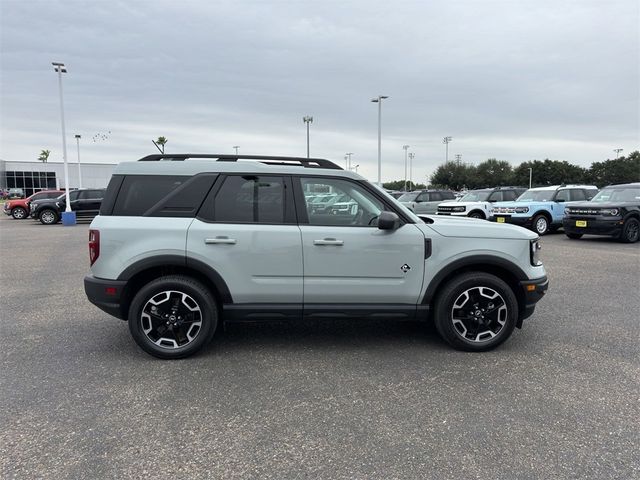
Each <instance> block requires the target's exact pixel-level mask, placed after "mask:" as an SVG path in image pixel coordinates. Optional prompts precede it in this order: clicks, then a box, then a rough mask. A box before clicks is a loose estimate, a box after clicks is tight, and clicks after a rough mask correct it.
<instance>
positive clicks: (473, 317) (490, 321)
mask: <svg viewBox="0 0 640 480" xmlns="http://www.w3.org/2000/svg"><path fill="white" fill-rule="evenodd" d="M517 319H518V301H517V299H516V296H515V294H514V293H513V290H511V287H509V285H507V284H506V283H505V282H504V281H503V280H501V279H500V278H498V277H496V276H494V275H491V274H488V273H484V272H468V273H463V274H460V275H458V276H456V277H454V278H453V279H451V280H450V281H449V282H448V283H447V284H446V285H445V286H444V287H443V289H442V291H441V292H440V294H439V295H438V298H437V300H436V304H435V325H436V328H437V329H438V332H439V333H440V335H441V336H442V338H444V339H445V340H446V341H447V342H448V343H449V344H450V345H451V346H453V347H454V348H457V349H458V350H468V351H476V352H479V351H483V350H489V349H492V348H494V347H497V346H498V345H500V344H501V343H502V342H504V341H505V340H506V339H507V338H509V336H510V335H511V333H512V332H513V329H514V327H515V326H516V322H517Z"/></svg>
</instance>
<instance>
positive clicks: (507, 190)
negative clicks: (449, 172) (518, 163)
mask: <svg viewBox="0 0 640 480" xmlns="http://www.w3.org/2000/svg"><path fill="white" fill-rule="evenodd" d="M525 190H526V188H520V187H497V188H483V189H480V190H470V191H469V192H467V193H465V194H464V195H463V196H462V197H461V198H459V199H458V200H456V201H455V202H444V203H441V204H439V205H438V211H437V212H436V213H437V214H438V215H455V216H458V217H471V218H482V219H483V220H486V219H487V218H489V217H490V216H491V208H492V207H493V204H494V203H495V202H502V201H511V200H515V199H516V198H518V197H519V196H520V195H522V194H523V193H524V192H525Z"/></svg>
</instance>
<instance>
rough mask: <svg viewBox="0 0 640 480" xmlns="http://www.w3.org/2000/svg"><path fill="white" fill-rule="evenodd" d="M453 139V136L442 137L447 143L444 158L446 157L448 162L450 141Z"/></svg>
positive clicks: (443, 141)
mask: <svg viewBox="0 0 640 480" xmlns="http://www.w3.org/2000/svg"><path fill="white" fill-rule="evenodd" d="M451 140H453V138H451V137H444V138H443V139H442V143H444V145H445V152H446V153H445V157H444V158H445V161H446V162H448V161H449V142H450V141H451Z"/></svg>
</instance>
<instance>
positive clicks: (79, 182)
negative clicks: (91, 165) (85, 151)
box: [75, 135, 82, 188]
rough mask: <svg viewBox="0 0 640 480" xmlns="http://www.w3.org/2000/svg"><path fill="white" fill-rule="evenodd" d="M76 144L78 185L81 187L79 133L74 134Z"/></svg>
mask: <svg viewBox="0 0 640 480" xmlns="http://www.w3.org/2000/svg"><path fill="white" fill-rule="evenodd" d="M75 137H76V144H77V145H78V187H80V188H82V170H81V169H80V139H81V138H82V137H81V136H80V135H76V136H75Z"/></svg>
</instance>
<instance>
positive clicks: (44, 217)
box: [40, 208, 60, 225]
mask: <svg viewBox="0 0 640 480" xmlns="http://www.w3.org/2000/svg"><path fill="white" fill-rule="evenodd" d="M59 221H60V216H59V215H58V213H57V212H56V211H54V210H51V209H50V208H47V209H45V210H43V211H42V212H40V223H42V224H43V225H53V224H54V223H58V222H59Z"/></svg>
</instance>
